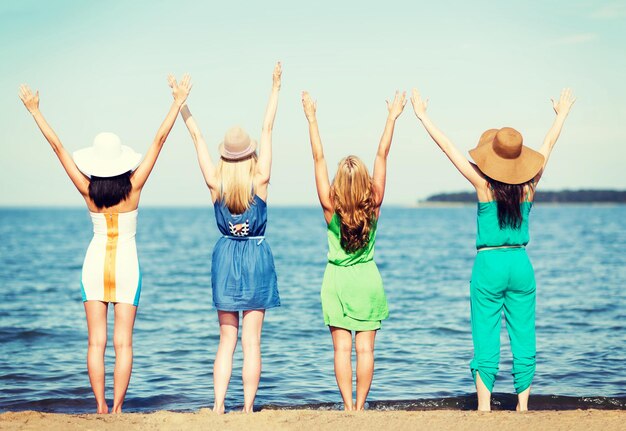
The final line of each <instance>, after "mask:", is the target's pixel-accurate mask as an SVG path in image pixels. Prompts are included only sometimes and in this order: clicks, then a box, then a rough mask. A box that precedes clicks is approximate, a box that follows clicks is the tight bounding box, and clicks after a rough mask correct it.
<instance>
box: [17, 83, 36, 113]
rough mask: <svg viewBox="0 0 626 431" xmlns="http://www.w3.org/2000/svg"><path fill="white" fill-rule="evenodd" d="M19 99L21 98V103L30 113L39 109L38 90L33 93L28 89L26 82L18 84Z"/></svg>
mask: <svg viewBox="0 0 626 431" xmlns="http://www.w3.org/2000/svg"><path fill="white" fill-rule="evenodd" d="M19 95H20V99H22V103H24V106H25V107H26V109H28V112H30V113H31V114H32V113H34V112H37V111H38V110H39V91H37V92H35V94H33V93H32V91H30V88H29V87H28V85H26V84H22V85H20V94H19Z"/></svg>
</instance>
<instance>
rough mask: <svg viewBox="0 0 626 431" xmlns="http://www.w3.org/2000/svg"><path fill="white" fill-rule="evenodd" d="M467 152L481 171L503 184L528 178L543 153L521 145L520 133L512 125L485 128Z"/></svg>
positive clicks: (535, 170) (531, 176)
mask: <svg viewBox="0 0 626 431" xmlns="http://www.w3.org/2000/svg"><path fill="white" fill-rule="evenodd" d="M469 154H470V156H471V157H472V159H473V160H474V162H475V163H476V165H477V166H478V168H479V169H480V170H481V171H482V172H483V173H484V174H485V175H487V176H488V177H489V178H493V179H494V180H496V181H500V182H502V183H507V184H522V183H525V182H527V181H530V180H531V179H533V178H534V177H535V176H536V175H537V174H538V173H539V171H540V170H541V168H542V167H543V163H544V160H545V158H544V156H543V154H541V153H539V152H537V151H535V150H533V149H531V148H528V147H527V146H525V145H523V139H522V135H521V133H520V132H518V131H517V130H515V129H513V128H512V127H503V128H501V129H489V130H487V131H486V132H484V133H483V134H482V135H481V137H480V140H479V141H478V145H477V146H476V148H474V149H473V150H470V152H469Z"/></svg>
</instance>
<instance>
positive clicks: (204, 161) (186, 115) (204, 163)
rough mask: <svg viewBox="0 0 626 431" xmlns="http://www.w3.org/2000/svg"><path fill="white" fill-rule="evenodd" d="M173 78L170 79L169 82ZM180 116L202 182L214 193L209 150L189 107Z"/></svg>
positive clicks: (215, 186) (215, 188)
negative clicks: (188, 136)
mask: <svg viewBox="0 0 626 431" xmlns="http://www.w3.org/2000/svg"><path fill="white" fill-rule="evenodd" d="M173 79H174V78H173V77H171V80H173ZM180 115H182V117H183V120H184V121H185V125H186V126H187V130H189V134H190V135H191V139H192V140H193V144H194V146H195V147H196V154H197V156H198V163H199V164H200V170H201V171H202V175H203V176H204V181H206V184H207V186H209V189H210V190H211V192H212V193H213V192H215V191H216V190H217V177H216V175H215V165H214V164H213V160H211V155H210V154H209V150H208V148H207V145H206V142H205V141H204V137H203V136H202V132H200V128H199V127H198V124H197V123H196V120H195V119H194V118H193V116H192V115H191V111H190V110H189V107H188V106H187V105H186V104H185V105H183V107H182V109H181V110H180Z"/></svg>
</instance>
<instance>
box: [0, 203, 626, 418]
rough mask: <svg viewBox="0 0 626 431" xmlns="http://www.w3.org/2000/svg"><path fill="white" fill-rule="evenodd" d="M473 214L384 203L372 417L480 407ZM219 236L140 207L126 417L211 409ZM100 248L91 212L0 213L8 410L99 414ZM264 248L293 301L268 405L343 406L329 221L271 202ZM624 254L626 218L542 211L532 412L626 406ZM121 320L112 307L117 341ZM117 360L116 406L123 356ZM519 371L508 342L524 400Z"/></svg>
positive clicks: (283, 321)
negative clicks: (89, 312) (87, 257)
mask: <svg viewBox="0 0 626 431" xmlns="http://www.w3.org/2000/svg"><path fill="white" fill-rule="evenodd" d="M475 212H476V210H475V207H474V206H462V207H447V208H443V207H442V208H439V207H437V208H398V207H384V208H383V211H382V213H381V218H380V222H379V229H378V236H377V251H376V261H377V263H378V266H379V268H380V271H381V273H382V277H383V280H384V282H385V289H386V292H387V298H388V301H389V308H390V318H389V319H388V320H386V321H385V322H384V323H383V328H382V330H381V331H379V333H378V335H377V338H376V373H375V376H374V383H373V385H372V390H371V392H370V397H369V399H370V400H371V405H372V406H374V407H376V406H381V407H382V408H386V407H389V408H393V406H396V408H410V407H411V405H412V406H413V407H416V406H418V407H419V405H420V402H418V401H411V400H424V399H427V400H439V401H433V403H434V404H433V403H431V404H430V405H431V406H433V405H440V406H448V405H456V406H461V407H462V405H461V404H463V402H465V401H463V400H466V401H467V400H469V399H471V396H470V395H469V394H471V393H472V391H473V382H472V379H471V376H470V373H469V368H468V363H469V361H470V359H471V356H472V342H471V333H470V324H469V279H470V274H471V268H472V263H473V259H474V256H475V253H476V252H475V250H474V235H475ZM217 238H218V231H217V229H216V227H215V222H214V219H213V213H212V209H211V208H193V209H185V208H140V212H139V226H138V234H137V244H138V249H139V258H140V261H141V265H142V270H143V273H144V283H143V289H142V294H141V302H140V307H139V312H138V317H137V322H136V325H135V333H134V352H135V361H134V367H133V376H132V380H131V383H130V387H129V390H128V394H127V396H126V403H125V406H124V407H125V410H126V411H153V410H160V409H171V410H194V409H198V408H201V407H207V406H211V405H212V365H213V358H214V355H215V352H216V349H217V344H218V339H219V331H218V324H217V317H216V312H215V310H214V309H213V308H212V303H211V289H210V271H211V265H210V263H211V249H212V246H213V244H214V243H215V241H216V240H217ZM90 239H91V222H90V219H89V216H88V213H87V211H86V210H84V209H76V208H73V209H63V208H54V209H53V208H37V209H0V286H1V287H0V318H1V320H0V411H7V410H24V409H35V410H42V411H56V412H92V411H94V410H95V403H94V401H93V396H92V393H91V389H90V386H89V380H88V377H87V371H86V365H85V356H86V351H87V327H86V322H85V316H84V311H83V305H82V302H81V294H80V285H79V280H80V271H81V266H82V260H83V257H84V254H85V251H86V248H87V245H88V244H89V241H90ZM267 241H268V242H269V243H270V245H271V247H272V250H273V252H274V256H275V259H276V268H277V271H278V278H279V289H280V294H281V299H282V306H281V307H280V308H277V309H272V310H270V311H268V313H267V316H266V323H265V326H264V329H263V375H262V378H261V385H260V387H259V393H258V397H257V400H256V404H257V406H260V407H262V406H268V407H290V406H318V407H320V408H321V407H324V406H326V407H328V406H330V407H332V406H333V404H332V403H338V402H339V401H340V396H339V393H338V390H337V387H336V384H335V379H334V374H333V363H332V357H333V351H332V342H331V338H330V335H329V333H328V329H327V328H326V327H325V326H324V323H323V319H322V314H321V305H320V300H319V291H320V286H321V281H322V276H323V271H324V267H325V256H326V247H327V245H326V232H325V224H324V220H323V217H322V214H321V210H319V209H318V208H275V207H270V210H269V224H268V229H267ZM625 250H626V206H542V205H541V204H537V205H535V207H534V209H533V212H532V215H531V242H530V244H529V246H528V253H529V255H530V257H531V260H532V262H533V264H534V267H535V271H536V277H537V284H538V289H537V347H538V354H537V364H538V365H537V374H536V377H535V380H534V384H533V393H534V394H542V395H545V397H539V396H538V397H535V398H534V399H535V400H550V399H552V400H554V399H556V398H555V397H553V395H561V396H568V397H577V398H576V399H586V400H592V401H591V402H592V404H593V402H594V401H593V400H596V401H597V400H602V398H598V397H609V404H611V403H613V405H616V403H617V405H618V406H621V408H624V406H625V404H624V400H626V398H625V397H626V343H625V342H626V331H625V329H626V309H625V308H624V305H625V301H624V299H625V296H626V295H625V293H624V292H625V288H626V251H625ZM112 323H113V312H112V311H111V310H110V314H109V325H110V328H109V331H110V332H109V335H110V337H111V336H112V332H111V331H112V327H111V326H112ZM106 361H107V386H108V389H107V398H108V399H111V397H112V380H113V379H112V373H113V364H114V354H113V348H112V345H110V347H109V348H108V349H107V355H106ZM241 361H242V357H241V350H240V348H239V347H238V349H237V352H236V355H235V366H234V372H233V377H232V380H231V385H230V389H229V392H228V397H227V408H237V407H238V406H240V405H241V404H242V403H243V393H242V387H241V374H240V373H241ZM510 369H511V353H510V350H509V346H508V337H507V335H506V331H504V330H503V332H502V358H501V364H500V374H499V376H498V380H497V381H496V386H495V391H496V392H504V393H512V392H513V384H512V379H511V376H510ZM588 397H592V398H588ZM509 399H510V397H509V398H506V397H504V398H503V400H505V401H506V400H509ZM572 399H573V398H572ZM398 400H405V401H402V402H400V401H398ZM407 400H408V401H407ZM455 400H456V401H455ZM458 400H461V402H459V401H458ZM597 402H600V401H597ZM602 402H604V401H602ZM437 403H439V404H437ZM422 404H424V403H422ZM426 404H428V403H426ZM505 404H506V402H505ZM416 408H417V407H416ZM531 408H532V400H531Z"/></svg>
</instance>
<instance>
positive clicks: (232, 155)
mask: <svg viewBox="0 0 626 431" xmlns="http://www.w3.org/2000/svg"><path fill="white" fill-rule="evenodd" d="M222 151H223V152H222V158H223V159H226V160H238V159H243V158H245V157H246V156H248V155H250V154H252V153H253V152H254V150H253V149H252V141H250V144H249V145H248V148H246V149H245V150H242V151H237V152H233V151H229V150H228V149H227V148H226V145H224V147H223V148H222Z"/></svg>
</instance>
